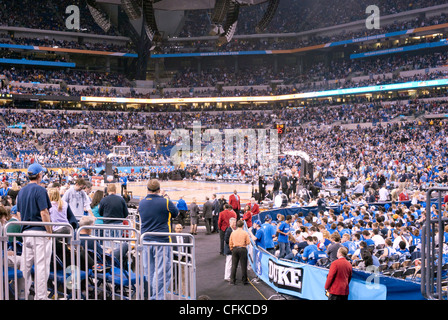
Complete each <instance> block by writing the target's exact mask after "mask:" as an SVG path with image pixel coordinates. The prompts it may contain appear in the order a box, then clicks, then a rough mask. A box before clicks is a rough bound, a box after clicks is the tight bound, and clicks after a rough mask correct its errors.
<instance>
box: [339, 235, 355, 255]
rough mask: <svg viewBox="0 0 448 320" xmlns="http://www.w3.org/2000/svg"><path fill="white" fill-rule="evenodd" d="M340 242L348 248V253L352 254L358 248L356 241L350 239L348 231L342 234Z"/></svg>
mask: <svg viewBox="0 0 448 320" xmlns="http://www.w3.org/2000/svg"><path fill="white" fill-rule="evenodd" d="M341 243H342V245H343V246H344V247H346V248H347V249H348V254H350V255H353V254H354V253H355V251H356V249H357V248H358V247H357V245H356V243H355V242H353V241H351V236H350V235H349V234H348V233H345V234H344V235H343V236H342V240H341Z"/></svg>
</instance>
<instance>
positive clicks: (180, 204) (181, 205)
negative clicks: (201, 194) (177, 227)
mask: <svg viewBox="0 0 448 320" xmlns="http://www.w3.org/2000/svg"><path fill="white" fill-rule="evenodd" d="M176 207H177V209H178V210H179V214H178V216H177V220H178V222H179V223H180V224H181V225H182V227H184V226H185V218H186V216H187V211H188V206H187V203H186V202H185V200H184V197H183V196H180V197H179V201H177V203H176Z"/></svg>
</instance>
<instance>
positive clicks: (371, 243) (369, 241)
mask: <svg viewBox="0 0 448 320" xmlns="http://www.w3.org/2000/svg"><path fill="white" fill-rule="evenodd" d="M362 236H363V238H364V241H365V242H366V244H367V247H372V246H373V247H374V246H375V242H374V241H373V240H372V234H371V233H370V231H369V230H364V231H363V232H362Z"/></svg>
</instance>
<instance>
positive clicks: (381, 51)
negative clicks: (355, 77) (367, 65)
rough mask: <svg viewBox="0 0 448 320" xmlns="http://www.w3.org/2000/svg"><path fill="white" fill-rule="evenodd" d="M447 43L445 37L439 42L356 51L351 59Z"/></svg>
mask: <svg viewBox="0 0 448 320" xmlns="http://www.w3.org/2000/svg"><path fill="white" fill-rule="evenodd" d="M447 45H448V41H447V40H446V39H443V40H440V41H438V42H431V43H422V44H416V45H412V46H406V47H400V48H391V49H385V50H378V51H370V52H363V53H354V54H351V55H350V59H359V58H368V57H373V56H379V55H385V54H392V53H401V52H408V51H414V50H422V49H429V48H437V47H444V46H447Z"/></svg>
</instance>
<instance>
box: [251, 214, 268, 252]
mask: <svg viewBox="0 0 448 320" xmlns="http://www.w3.org/2000/svg"><path fill="white" fill-rule="evenodd" d="M261 225H262V224H261V221H260V220H255V221H254V222H253V224H252V233H249V234H250V235H251V237H252V239H253V240H254V241H255V245H256V246H257V247H260V248H263V249H265V247H264V245H265V241H264V230H263V229H262V228H261Z"/></svg>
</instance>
